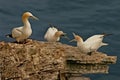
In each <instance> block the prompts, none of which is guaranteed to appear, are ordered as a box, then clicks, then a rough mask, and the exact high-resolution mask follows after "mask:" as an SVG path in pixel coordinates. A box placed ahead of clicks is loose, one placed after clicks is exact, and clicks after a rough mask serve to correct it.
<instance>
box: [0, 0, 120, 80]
mask: <svg viewBox="0 0 120 80" xmlns="http://www.w3.org/2000/svg"><path fill="white" fill-rule="evenodd" d="M26 11H30V12H31V13H33V15H35V16H36V17H38V18H39V21H36V20H30V22H31V24H32V29H33V34H32V36H31V37H30V38H32V39H35V40H40V41H43V40H44V38H43V36H44V33H45V31H46V29H47V28H48V27H49V23H51V24H54V25H56V26H57V27H58V28H59V29H60V30H63V31H64V32H66V33H67V34H68V36H69V37H70V38H71V39H72V38H73V36H72V32H75V33H76V34H79V35H81V36H82V37H83V38H84V39H86V38H88V37H89V36H92V35H94V34H99V33H103V32H104V33H112V34H113V35H111V36H109V37H106V38H105V39H104V42H107V43H109V46H105V47H102V48H100V49H99V51H101V52H105V53H106V54H108V55H114V56H118V60H117V63H116V64H114V65H110V69H109V74H92V75H90V77H91V79H92V80H113V79H114V80H120V70H119V68H120V49H119V47H120V42H119V41H120V0H59V1H58V0H0V41H7V42H9V41H13V39H10V38H6V37H5V34H8V33H10V32H11V29H12V28H14V27H17V26H21V25H22V22H21V15H22V14H23V13H24V12H26ZM61 42H62V43H65V44H69V45H73V46H76V43H69V42H68V40H66V39H61Z"/></svg>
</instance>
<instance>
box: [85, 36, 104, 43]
mask: <svg viewBox="0 0 120 80" xmlns="http://www.w3.org/2000/svg"><path fill="white" fill-rule="evenodd" d="M103 37H104V35H93V36H91V37H89V38H88V39H86V40H85V43H87V42H88V43H90V42H94V41H97V40H101V41H102V40H103Z"/></svg>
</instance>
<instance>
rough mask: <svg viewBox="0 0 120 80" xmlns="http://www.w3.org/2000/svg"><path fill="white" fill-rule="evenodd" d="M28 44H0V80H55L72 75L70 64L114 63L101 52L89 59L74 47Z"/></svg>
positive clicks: (35, 42) (39, 43)
mask: <svg viewBox="0 0 120 80" xmlns="http://www.w3.org/2000/svg"><path fill="white" fill-rule="evenodd" d="M28 41H29V42H28V43H26V44H18V43H9V42H8V43H7V42H0V77H1V80H12V79H15V80H57V79H58V78H59V76H60V75H61V74H66V71H67V72H68V71H72V70H71V68H68V66H69V65H68V63H69V61H73V62H74V63H75V64H79V65H80V64H96V63H101V64H102V63H104V64H107V63H109V64H113V63H115V62H116V58H115V57H113V58H112V59H111V57H112V56H107V55H106V54H104V53H101V52H97V53H94V54H92V55H91V56H89V55H87V54H83V53H80V52H79V50H78V48H77V47H73V46H70V45H66V44H62V43H59V42H42V41H36V40H31V39H30V40H28ZM69 64H71V63H69ZM61 77H65V76H60V78H61ZM64 79H65V78H64ZM61 80H63V79H61Z"/></svg>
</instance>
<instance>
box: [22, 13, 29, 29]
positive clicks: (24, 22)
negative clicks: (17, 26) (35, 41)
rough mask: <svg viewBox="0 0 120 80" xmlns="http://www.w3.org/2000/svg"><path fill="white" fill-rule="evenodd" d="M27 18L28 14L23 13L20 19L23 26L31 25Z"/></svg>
mask: <svg viewBox="0 0 120 80" xmlns="http://www.w3.org/2000/svg"><path fill="white" fill-rule="evenodd" d="M28 18H29V16H27V15H26V14H23V16H22V21H23V24H24V28H28V27H31V25H30V22H29V20H28Z"/></svg>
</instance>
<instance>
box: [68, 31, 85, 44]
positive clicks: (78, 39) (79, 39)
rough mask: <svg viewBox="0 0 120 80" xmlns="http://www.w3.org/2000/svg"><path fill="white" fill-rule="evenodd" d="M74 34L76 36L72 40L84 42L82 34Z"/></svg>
mask: <svg viewBox="0 0 120 80" xmlns="http://www.w3.org/2000/svg"><path fill="white" fill-rule="evenodd" d="M73 36H74V39H72V40H71V41H70V42H73V41H80V42H83V39H82V37H81V36H79V35H76V34H75V33H73Z"/></svg>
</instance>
